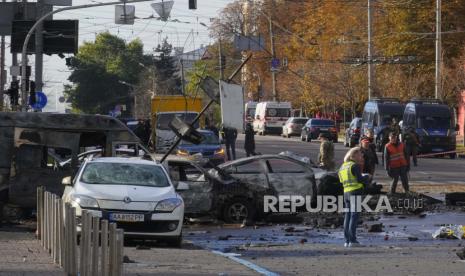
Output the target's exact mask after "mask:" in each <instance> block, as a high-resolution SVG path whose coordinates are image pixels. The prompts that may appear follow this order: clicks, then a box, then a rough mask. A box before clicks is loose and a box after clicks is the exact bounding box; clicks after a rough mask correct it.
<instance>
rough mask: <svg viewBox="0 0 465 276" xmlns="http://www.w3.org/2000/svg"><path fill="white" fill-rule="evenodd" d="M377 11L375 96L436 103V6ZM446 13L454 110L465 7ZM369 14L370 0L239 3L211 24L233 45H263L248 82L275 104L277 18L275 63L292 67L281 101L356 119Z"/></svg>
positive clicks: (383, 0)
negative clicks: (250, 41)
mask: <svg viewBox="0 0 465 276" xmlns="http://www.w3.org/2000/svg"><path fill="white" fill-rule="evenodd" d="M372 7H373V21H372V22H373V23H372V24H373V25H372V26H373V36H372V42H373V51H374V53H373V56H374V57H373V59H372V60H371V62H372V63H373V64H375V65H374V67H375V69H374V71H375V79H374V83H375V86H374V93H373V94H374V96H378V97H398V98H400V99H402V100H408V99H410V98H412V97H433V96H434V82H435V78H434V71H435V62H434V61H435V34H436V33H435V32H436V30H435V20H436V15H435V9H436V1H435V0H402V1H400V0H379V1H372ZM441 8H442V25H441V29H442V30H441V31H442V53H441V55H442V57H443V65H442V85H443V94H442V95H441V97H442V98H443V99H444V100H445V101H447V102H448V103H450V104H451V105H454V104H455V102H456V100H457V95H458V93H459V92H460V91H461V90H463V88H464V81H463V78H462V76H463V66H464V64H465V60H464V56H465V49H464V45H465V17H464V16H463V14H465V1H461V0H449V1H442V7H441ZM367 14H368V13H367V1H366V0H351V1H346V0H325V1H323V0H306V1H304V0H292V1H291V0H287V1H280V0H274V1H272V0H263V1H235V2H233V3H231V4H229V5H228V6H227V7H226V8H225V9H224V10H223V11H222V13H221V14H220V16H219V17H218V18H217V19H216V20H215V22H214V24H212V35H213V36H214V37H220V36H221V37H222V39H223V44H228V43H229V45H231V43H232V41H233V37H234V35H235V34H238V33H239V34H242V35H260V36H262V37H264V38H265V41H266V43H265V47H264V49H263V50H262V51H256V52H253V58H252V59H251V61H250V62H249V63H248V64H247V66H246V69H245V70H243V72H242V73H243V76H242V82H243V84H244V86H245V88H246V92H247V93H251V94H252V96H253V98H254V99H258V98H259V96H262V99H271V73H270V61H271V45H270V39H269V37H270V28H269V19H270V17H271V19H272V27H273V33H274V39H275V49H276V56H277V58H279V59H280V60H284V59H287V61H288V66H287V67H283V68H281V70H280V72H279V73H278V76H277V91H278V93H279V94H278V95H279V99H280V100H288V101H291V102H292V103H293V106H294V107H296V108H298V107H300V106H303V107H304V108H305V109H306V110H307V111H308V113H309V114H312V113H315V112H326V113H331V112H334V111H339V113H341V111H345V112H347V113H348V114H352V115H355V114H357V113H360V111H361V110H362V108H363V105H364V103H365V102H366V100H367V97H368V95H367V62H370V61H368V60H367V43H368V37H367ZM229 47H230V46H229ZM229 49H231V47H230V48H229ZM248 53H249V52H243V53H242V55H246V54H248ZM259 81H260V82H261V84H262V88H263V95H259V93H258V82H259Z"/></svg>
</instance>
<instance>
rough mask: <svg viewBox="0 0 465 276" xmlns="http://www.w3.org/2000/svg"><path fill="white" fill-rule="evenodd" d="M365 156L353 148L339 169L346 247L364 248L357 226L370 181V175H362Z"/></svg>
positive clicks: (357, 148) (356, 148) (358, 149)
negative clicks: (366, 187)
mask: <svg viewBox="0 0 465 276" xmlns="http://www.w3.org/2000/svg"><path fill="white" fill-rule="evenodd" d="M362 165H363V155H362V151H361V149H360V148H359V147H355V148H351V149H350V150H349V151H348V152H347V153H346V155H345V157H344V163H343V164H342V166H341V168H340V169H339V172H338V175H339V181H340V182H341V183H342V186H343V188H344V208H346V209H347V211H346V212H345V215H344V237H345V243H344V247H360V246H362V245H361V244H360V243H359V242H358V240H357V235H356V234H357V225H358V219H359V216H360V212H361V210H357V206H360V202H358V201H361V200H362V198H361V196H362V195H363V189H364V187H365V186H366V185H368V183H369V181H370V175H365V176H363V175H362V169H361V167H362Z"/></svg>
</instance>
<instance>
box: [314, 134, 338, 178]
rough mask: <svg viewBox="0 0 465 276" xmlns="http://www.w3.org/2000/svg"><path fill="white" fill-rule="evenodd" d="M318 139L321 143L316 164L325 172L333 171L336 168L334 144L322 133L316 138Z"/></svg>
mask: <svg viewBox="0 0 465 276" xmlns="http://www.w3.org/2000/svg"><path fill="white" fill-rule="evenodd" d="M318 139H319V140H320V141H321V144H320V154H318V164H319V165H320V167H321V168H323V169H325V170H328V171H333V170H334V169H335V167H336V164H335V163H334V144H333V142H331V141H329V139H328V136H326V135H325V134H323V133H321V134H320V136H318Z"/></svg>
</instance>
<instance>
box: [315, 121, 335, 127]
mask: <svg viewBox="0 0 465 276" xmlns="http://www.w3.org/2000/svg"><path fill="white" fill-rule="evenodd" d="M311 124H312V125H313V126H334V121H331V120H312V122H311Z"/></svg>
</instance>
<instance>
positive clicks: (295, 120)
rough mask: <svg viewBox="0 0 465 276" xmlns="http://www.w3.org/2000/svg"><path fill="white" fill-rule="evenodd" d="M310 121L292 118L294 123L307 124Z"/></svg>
mask: <svg viewBox="0 0 465 276" xmlns="http://www.w3.org/2000/svg"><path fill="white" fill-rule="evenodd" d="M307 121H308V119H294V120H292V123H294V124H302V125H303V124H305V123H306V122H307Z"/></svg>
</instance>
